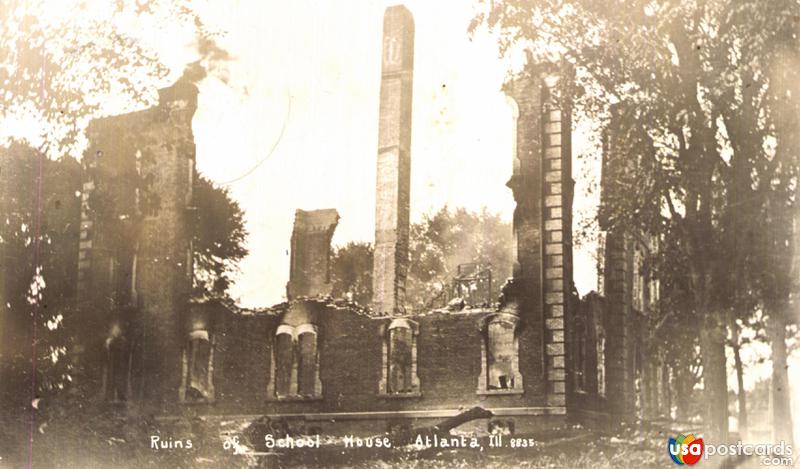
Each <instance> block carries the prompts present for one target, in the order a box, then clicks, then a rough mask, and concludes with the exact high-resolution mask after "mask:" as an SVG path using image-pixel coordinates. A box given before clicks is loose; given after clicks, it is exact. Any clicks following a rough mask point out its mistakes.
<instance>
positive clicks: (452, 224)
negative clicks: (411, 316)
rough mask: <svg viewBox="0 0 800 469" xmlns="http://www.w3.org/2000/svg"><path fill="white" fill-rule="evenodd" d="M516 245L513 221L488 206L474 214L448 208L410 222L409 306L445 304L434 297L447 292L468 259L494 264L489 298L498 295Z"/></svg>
mask: <svg viewBox="0 0 800 469" xmlns="http://www.w3.org/2000/svg"><path fill="white" fill-rule="evenodd" d="M512 245H513V244H512V231H511V226H510V224H509V223H507V222H504V221H502V220H501V219H500V216H499V215H497V214H493V213H490V212H489V211H487V210H486V209H485V208H484V209H483V210H482V211H480V212H478V213H475V212H469V211H467V210H466V209H464V208H457V209H455V210H450V209H449V208H448V207H444V208H442V209H440V210H439V211H438V212H436V213H434V214H432V215H426V216H425V217H424V218H423V220H422V222H420V223H414V224H413V225H412V226H411V240H410V249H409V251H410V253H411V261H410V263H409V269H408V281H407V284H406V302H407V304H406V308H408V309H411V310H413V311H419V312H422V311H425V310H428V309H430V308H431V307H433V306H441V304H436V300H437V299H440V298H442V295H445V296H447V295H448V294H449V289H450V286H451V284H452V281H453V279H454V278H455V277H456V275H457V272H456V271H457V267H458V266H459V264H467V263H476V264H482V265H486V266H489V267H491V270H492V291H491V294H490V296H491V298H493V299H496V298H497V297H498V296H499V295H500V288H501V287H502V284H503V282H504V281H505V279H507V278H508V277H510V276H511V269H512V266H513V260H512V254H513V251H512ZM444 299H446V298H444ZM439 303H441V302H439Z"/></svg>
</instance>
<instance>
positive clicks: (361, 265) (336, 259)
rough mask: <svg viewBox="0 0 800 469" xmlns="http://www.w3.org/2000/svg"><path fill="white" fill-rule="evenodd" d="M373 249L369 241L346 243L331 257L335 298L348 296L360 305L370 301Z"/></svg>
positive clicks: (367, 303)
mask: <svg viewBox="0 0 800 469" xmlns="http://www.w3.org/2000/svg"><path fill="white" fill-rule="evenodd" d="M372 259H373V249H372V245H371V244H369V243H354V242H350V243H347V244H346V245H345V246H342V247H338V248H336V249H335V250H334V252H333V256H332V257H331V283H332V284H333V292H332V294H333V296H334V297H335V298H350V299H352V301H354V302H355V303H357V304H359V305H362V306H369V304H370V302H372Z"/></svg>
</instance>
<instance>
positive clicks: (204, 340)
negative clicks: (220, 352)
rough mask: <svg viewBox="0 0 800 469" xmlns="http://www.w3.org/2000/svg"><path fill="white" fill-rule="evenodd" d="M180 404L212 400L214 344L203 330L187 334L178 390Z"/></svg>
mask: <svg viewBox="0 0 800 469" xmlns="http://www.w3.org/2000/svg"><path fill="white" fill-rule="evenodd" d="M179 393H180V401H181V402H195V403H200V402H211V401H213V400H214V342H213V337H212V334H211V333H210V332H209V331H208V330H205V329H200V330H194V331H192V332H190V333H189V336H188V338H187V341H186V345H185V346H184V350H183V373H182V377H181V387H180V390H179Z"/></svg>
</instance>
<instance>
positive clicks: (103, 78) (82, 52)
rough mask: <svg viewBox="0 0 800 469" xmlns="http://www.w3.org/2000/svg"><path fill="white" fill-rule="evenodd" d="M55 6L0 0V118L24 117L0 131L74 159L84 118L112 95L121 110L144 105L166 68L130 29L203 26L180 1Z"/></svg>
mask: <svg viewBox="0 0 800 469" xmlns="http://www.w3.org/2000/svg"><path fill="white" fill-rule="evenodd" d="M58 6H59V7H61V8H62V9H58V8H53V7H52V4H51V3H49V2H46V1H44V0H34V1H27V2H24V3H22V4H21V3H20V2H17V1H14V0H0V24H3V26H4V27H3V29H2V30H0V110H2V111H0V120H5V119H11V120H13V119H20V120H22V121H23V122H25V123H27V124H30V126H29V127H30V128H29V129H27V130H26V131H20V132H19V133H18V134H16V135H7V136H6V137H7V138H15V139H22V140H24V141H25V142H27V143H29V144H30V145H32V146H33V147H35V148H37V149H38V150H39V151H41V152H42V153H43V154H45V155H46V156H48V157H49V158H51V159H55V158H58V157H60V156H62V155H66V154H70V155H72V156H74V157H76V158H80V156H81V152H82V149H83V148H82V146H83V140H82V138H81V137H82V135H83V133H84V131H85V130H86V125H87V124H88V122H89V120H90V119H91V118H93V117H99V116H100V115H102V114H104V113H108V112H109V109H104V107H103V104H104V101H110V100H109V98H112V97H113V98H114V101H116V102H120V101H122V102H125V103H126V104H127V106H128V109H130V108H134V107H138V106H141V105H147V104H152V103H153V102H154V101H155V100H156V99H157V95H156V89H157V88H159V87H160V86H163V85H164V84H165V83H164V80H165V79H166V78H167V76H168V75H169V72H170V70H169V69H168V68H167V67H166V66H165V65H164V64H163V63H162V61H161V58H160V57H159V56H158V53H157V52H156V51H154V50H152V49H151V48H150V47H148V46H147V45H146V44H145V43H144V42H143V41H142V40H141V36H137V34H138V33H139V31H138V30H137V29H138V28H146V27H148V26H150V27H152V26H153V25H156V26H158V25H159V24H163V23H166V22H169V24H170V27H172V28H176V27H178V28H184V29H186V30H189V31H194V32H196V33H197V34H198V35H202V34H204V33H205V32H206V31H205V26H204V25H203V22H202V21H201V20H200V18H199V16H198V15H197V14H196V13H195V12H194V10H193V9H192V8H191V7H190V5H189V2H187V1H179V2H172V1H165V0H144V1H137V2H127V1H122V0H116V1H113V2H94V3H92V4H91V6H90V5H89V4H88V3H87V2H85V1H80V0H68V2H60V3H59V5H58ZM65 12H66V13H69V14H65ZM126 24H127V25H129V26H127V27H126V26H124V25H126ZM123 110H127V109H123ZM123 110H120V109H117V110H116V112H120V111H123ZM2 143H8V142H2V141H0V144H2Z"/></svg>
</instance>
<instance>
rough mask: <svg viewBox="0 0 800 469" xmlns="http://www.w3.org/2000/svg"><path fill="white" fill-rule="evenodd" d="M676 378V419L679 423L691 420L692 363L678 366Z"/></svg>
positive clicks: (674, 374)
mask: <svg viewBox="0 0 800 469" xmlns="http://www.w3.org/2000/svg"><path fill="white" fill-rule="evenodd" d="M676 367H677V370H676V372H675V373H673V376H674V377H675V418H676V419H677V420H678V421H679V422H686V421H688V420H689V417H690V415H689V412H690V411H689V404H690V403H691V401H692V399H691V398H692V370H691V363H689V362H684V363H680V364H678V365H676Z"/></svg>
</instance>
